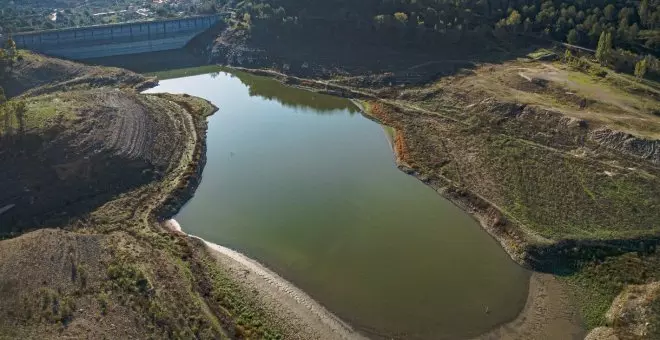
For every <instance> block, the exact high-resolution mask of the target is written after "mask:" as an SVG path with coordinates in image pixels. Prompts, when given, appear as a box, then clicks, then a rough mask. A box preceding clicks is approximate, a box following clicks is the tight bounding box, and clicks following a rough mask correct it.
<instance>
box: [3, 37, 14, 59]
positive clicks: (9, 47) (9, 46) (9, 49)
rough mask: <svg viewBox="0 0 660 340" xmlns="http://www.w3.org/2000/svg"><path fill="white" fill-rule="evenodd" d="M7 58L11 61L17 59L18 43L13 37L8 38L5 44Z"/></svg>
mask: <svg viewBox="0 0 660 340" xmlns="http://www.w3.org/2000/svg"><path fill="white" fill-rule="evenodd" d="M5 58H9V60H14V58H16V42H15V41H14V39H12V38H11V37H9V38H7V41H6V42H5Z"/></svg>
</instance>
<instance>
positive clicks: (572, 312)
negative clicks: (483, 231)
mask: <svg viewBox="0 0 660 340" xmlns="http://www.w3.org/2000/svg"><path fill="white" fill-rule="evenodd" d="M585 335H586V331H585V329H584V328H583V327H582V322H581V320H580V317H579V314H578V311H577V310H576V309H575V306H573V304H572V303H571V297H570V295H569V293H568V290H567V287H566V286H565V284H564V283H562V282H560V281H559V280H557V278H556V277H554V276H553V275H551V274H544V273H532V276H531V277H530V279H529V293H528V295H527V302H526V303H525V307H524V308H523V310H522V311H521V312H520V314H519V315H518V317H517V318H516V319H515V320H513V321H511V322H509V323H506V324H504V325H502V326H500V327H498V328H495V329H493V330H492V331H490V332H488V333H486V334H483V335H481V336H479V337H477V338H475V339H479V340H495V339H497V340H513V339H516V340H518V339H520V340H527V339H549V340H550V339H562V340H571V339H573V340H578V339H584V337H585Z"/></svg>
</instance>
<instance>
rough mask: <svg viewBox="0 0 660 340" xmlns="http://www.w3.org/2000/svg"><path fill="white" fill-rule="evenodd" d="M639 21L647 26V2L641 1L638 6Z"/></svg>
mask: <svg viewBox="0 0 660 340" xmlns="http://www.w3.org/2000/svg"><path fill="white" fill-rule="evenodd" d="M639 19H640V21H641V23H642V25H648V21H649V1H648V0H643V1H642V2H641V3H640V4H639Z"/></svg>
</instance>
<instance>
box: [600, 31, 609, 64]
mask: <svg viewBox="0 0 660 340" xmlns="http://www.w3.org/2000/svg"><path fill="white" fill-rule="evenodd" d="M611 53H612V33H610V32H603V33H601V34H600V39H598V48H596V59H598V61H599V62H601V63H606V62H607V60H608V59H609V57H610V55H611Z"/></svg>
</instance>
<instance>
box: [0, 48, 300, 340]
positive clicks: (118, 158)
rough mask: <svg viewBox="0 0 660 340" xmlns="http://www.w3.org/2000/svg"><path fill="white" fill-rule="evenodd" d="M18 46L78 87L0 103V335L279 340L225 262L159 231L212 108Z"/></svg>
mask: <svg viewBox="0 0 660 340" xmlns="http://www.w3.org/2000/svg"><path fill="white" fill-rule="evenodd" d="M21 53H22V54H23V57H24V58H25V60H24V62H29V63H35V62H37V63H38V65H42V66H43V65H48V72H51V73H54V74H58V75H62V76H61V77H62V78H63V79H64V80H63V81H64V82H67V81H71V80H70V79H66V77H65V76H64V75H65V74H72V72H71V68H69V67H70V66H73V67H75V69H76V70H82V71H80V72H77V73H75V76H76V77H77V78H76V80H75V82H76V86H75V88H76V89H71V87H69V86H67V87H68V88H69V90H67V91H66V92H64V91H59V90H58V89H60V88H64V86H63V85H62V83H52V84H49V85H47V87H41V88H39V87H36V88H28V87H29V86H27V85H26V87H25V90H27V92H25V93H23V94H20V93H17V94H20V96H19V97H15V98H13V99H12V100H10V101H9V102H7V103H4V104H3V106H2V112H3V114H4V116H5V117H9V119H8V120H4V125H3V128H2V130H0V133H1V135H0V138H1V143H0V165H1V166H2V168H3V169H5V170H4V171H8V172H3V173H8V174H10V176H4V177H3V179H2V181H3V183H2V186H3V188H9V189H10V190H4V191H3V194H2V197H1V198H0V202H1V203H0V205H2V212H1V213H0V218H2V222H1V223H0V225H2V233H3V234H2V237H3V239H5V240H3V241H0V299H2V301H3V303H2V304H1V305H0V338H2V339H15V338H21V339H56V338H58V339H59V338H63V337H65V338H95V339H98V338H116V337H118V336H119V337H123V338H137V339H145V338H154V337H155V338H172V339H178V338H192V337H195V338H200V339H223V338H243V337H248V336H249V335H250V334H252V335H253V336H255V337H258V338H273V339H276V338H279V337H280V335H278V334H281V333H280V330H279V329H282V328H284V327H283V326H281V325H279V324H278V325H277V327H276V326H274V325H275V324H274V323H273V322H272V321H270V320H275V319H276V318H272V317H270V318H266V317H265V312H264V309H263V308H262V307H260V305H259V304H257V299H256V297H255V293H253V292H252V291H244V290H243V289H244V288H243V286H241V285H238V284H236V283H235V282H236V281H235V280H234V279H232V276H231V275H233V274H232V270H234V269H229V268H227V267H223V266H219V265H216V261H218V260H216V257H214V256H211V254H210V253H209V251H208V250H207V247H206V245H204V244H203V243H202V242H200V241H199V240H196V239H192V238H189V237H187V236H186V235H184V234H181V233H176V232H175V233H172V232H168V231H167V230H166V229H164V228H162V227H161V226H160V221H161V220H162V219H163V218H168V217H169V216H171V215H172V214H173V213H174V212H176V211H177V210H178V209H179V207H180V206H181V205H182V204H183V202H185V200H187V198H188V197H189V196H190V195H191V194H192V191H193V190H194V188H195V186H196V184H197V182H198V180H199V173H200V171H201V167H202V166H203V164H204V145H205V142H204V137H205V130H206V117H207V116H208V115H210V114H212V113H213V112H214V111H215V110H216V108H215V107H213V106H212V105H211V104H210V103H208V102H206V101H204V100H201V99H198V98H194V97H190V96H186V95H168V94H158V95H156V94H150V95H146V94H139V93H137V92H136V91H135V88H134V87H133V86H134V85H135V84H140V83H141V82H136V83H133V82H130V81H129V82H127V83H122V81H121V79H114V82H112V83H110V84H112V85H114V86H109V85H105V86H99V83H97V82H95V80H94V79H96V78H95V77H94V76H95V75H96V74H98V73H99V72H101V73H103V74H111V73H114V72H116V71H117V70H109V69H103V68H94V69H90V68H86V67H83V66H80V65H76V64H71V63H62V62H59V61H56V60H52V59H49V58H45V57H41V56H34V55H31V54H28V53H25V52H21ZM33 58H37V60H36V61H35V60H30V59H33ZM33 65H34V64H33ZM53 65H55V66H53ZM58 65H59V66H61V65H64V66H66V68H64V69H61V68H58ZM85 70H91V72H85ZM26 71H27V70H26ZM29 72H32V74H44V72H45V71H44V70H41V69H39V68H37V69H31V70H29ZM120 74H122V75H125V76H127V77H128V79H143V78H142V77H140V76H138V75H136V74H132V73H130V72H127V71H122V72H120ZM39 79H40V81H47V79H45V78H39ZM58 79H59V78H58ZM82 79H90V81H89V82H85V81H83V80H82ZM5 81H7V79H5ZM8 81H9V82H11V81H16V80H15V79H10V80H8ZM5 84H6V83H5ZM16 92H18V91H16ZM36 93H39V94H36ZM16 113H20V114H19V115H18V116H16ZM7 169H8V170H7ZM237 270H238V269H237ZM298 329H299V328H298ZM303 330H304V329H303ZM299 333H300V332H299ZM300 334H305V333H304V332H302V333H300Z"/></svg>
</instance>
